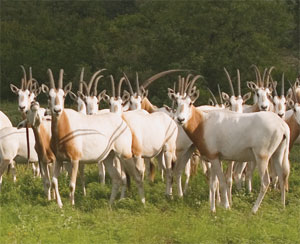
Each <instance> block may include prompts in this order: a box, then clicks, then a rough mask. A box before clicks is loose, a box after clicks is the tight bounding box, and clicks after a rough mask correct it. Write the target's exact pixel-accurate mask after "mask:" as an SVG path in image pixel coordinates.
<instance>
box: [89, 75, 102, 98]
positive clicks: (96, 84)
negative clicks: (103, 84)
mask: <svg viewBox="0 0 300 244" xmlns="http://www.w3.org/2000/svg"><path fill="white" fill-rule="evenodd" d="M102 77H103V75H99V76H98V77H97V78H96V80H95V82H94V94H91V96H97V86H98V81H99V80H100V79H101V78H102Z"/></svg>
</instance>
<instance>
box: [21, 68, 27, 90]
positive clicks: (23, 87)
mask: <svg viewBox="0 0 300 244" xmlns="http://www.w3.org/2000/svg"><path fill="white" fill-rule="evenodd" d="M20 67H21V68H22V71H23V79H24V86H23V82H22V87H21V89H22V90H25V89H26V85H27V76H26V70H25V68H24V66H23V65H20Z"/></svg>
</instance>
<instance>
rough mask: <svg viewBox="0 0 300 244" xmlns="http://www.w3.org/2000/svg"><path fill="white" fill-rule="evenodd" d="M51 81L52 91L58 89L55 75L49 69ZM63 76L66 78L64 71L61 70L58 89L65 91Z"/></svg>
mask: <svg viewBox="0 0 300 244" xmlns="http://www.w3.org/2000/svg"><path fill="white" fill-rule="evenodd" d="M48 74H49V79H50V89H51V88H53V89H56V88H55V82H54V78H53V73H52V70H51V69H48ZM63 76H64V70H63V69H60V71H59V79H58V89H63Z"/></svg>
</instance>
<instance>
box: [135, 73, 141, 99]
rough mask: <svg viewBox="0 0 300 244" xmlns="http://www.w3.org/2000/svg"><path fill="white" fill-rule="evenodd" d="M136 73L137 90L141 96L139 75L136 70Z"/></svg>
mask: <svg viewBox="0 0 300 244" xmlns="http://www.w3.org/2000/svg"><path fill="white" fill-rule="evenodd" d="M135 75H136V92H137V94H138V95H139V96H140V95H141V92H140V84H139V75H138V72H136V73H135Z"/></svg>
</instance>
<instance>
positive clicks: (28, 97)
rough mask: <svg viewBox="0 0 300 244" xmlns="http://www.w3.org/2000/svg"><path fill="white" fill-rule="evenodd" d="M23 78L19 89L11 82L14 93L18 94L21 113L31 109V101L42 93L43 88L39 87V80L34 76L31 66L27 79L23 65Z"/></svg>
mask: <svg viewBox="0 0 300 244" xmlns="http://www.w3.org/2000/svg"><path fill="white" fill-rule="evenodd" d="M21 68H22V70H23V78H22V80H21V88H20V89H19V88H18V87H16V86H15V85H13V84H10V89H11V90H12V92H13V93H15V94H16V95H18V109H19V111H20V112H21V113H23V114H25V112H26V111H27V110H28V109H29V107H30V104H31V102H32V101H33V100H34V99H35V97H36V96H37V95H38V94H39V93H40V91H41V89H40V88H39V87H38V83H37V80H36V79H34V78H33V77H32V69H31V67H30V68H29V80H27V76H26V71H25V68H24V66H23V65H21Z"/></svg>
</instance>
